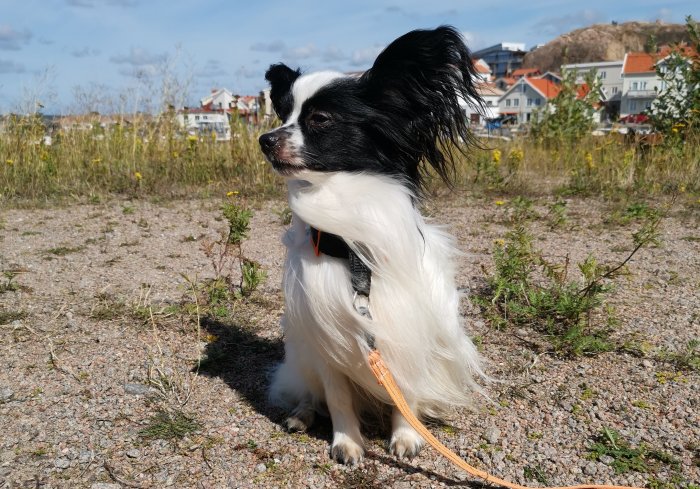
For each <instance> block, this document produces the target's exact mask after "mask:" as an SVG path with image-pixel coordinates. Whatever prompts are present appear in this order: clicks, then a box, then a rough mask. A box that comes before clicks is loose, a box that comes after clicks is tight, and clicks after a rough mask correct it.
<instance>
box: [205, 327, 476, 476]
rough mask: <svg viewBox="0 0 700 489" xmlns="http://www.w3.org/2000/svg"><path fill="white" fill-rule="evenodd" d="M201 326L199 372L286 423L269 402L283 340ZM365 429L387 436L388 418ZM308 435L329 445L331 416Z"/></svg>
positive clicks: (388, 460) (388, 459) (394, 463)
mask: <svg viewBox="0 0 700 489" xmlns="http://www.w3.org/2000/svg"><path fill="white" fill-rule="evenodd" d="M201 326H202V329H203V331H205V332H206V333H207V334H208V335H210V338H212V339H213V341H211V342H209V343H208V344H207V346H206V348H205V351H204V355H203V356H202V361H201V364H200V366H199V373H200V374H201V375H206V376H209V377H219V378H220V379H221V380H223V381H224V382H225V383H226V385H228V386H229V387H230V388H231V389H233V390H234V391H235V392H236V393H238V395H240V396H241V397H242V398H243V399H244V400H245V401H246V402H247V403H248V404H249V405H250V406H251V407H252V408H253V409H254V410H255V411H256V412H257V413H259V414H261V415H263V416H265V417H266V418H268V419H269V420H270V421H271V422H272V423H275V424H277V425H280V426H283V425H284V421H285V419H286V416H287V413H286V412H285V411H283V410H281V409H278V408H276V407H274V406H272V405H270V403H269V402H268V401H267V387H268V385H269V379H270V373H271V371H272V368H273V367H274V366H275V365H277V364H278V363H279V362H280V361H282V359H283V357H284V344H283V342H282V339H281V338H279V337H277V338H274V339H267V338H263V337H261V336H259V335H257V334H256V333H255V331H253V329H252V328H247V327H245V326H244V325H240V324H236V323H233V324H230V323H223V322H220V321H217V320H216V319H214V318H211V317H208V316H205V317H203V318H202V320H201ZM364 431H365V435H366V436H368V437H369V438H375V439H376V438H381V437H385V436H386V435H387V433H388V424H387V420H386V419H384V420H378V421H377V422H376V423H370V424H369V425H365V430H364ZM306 434H307V435H308V436H311V437H314V438H316V439H319V440H323V441H325V442H326V443H328V445H329V446H330V443H331V442H332V437H333V428H332V425H331V421H330V418H327V417H324V416H317V418H316V422H315V423H314V425H313V426H312V427H311V428H310V429H309V431H307V432H306ZM425 449H428V448H427V447H426V448H425ZM367 457H368V458H371V459H375V460H378V461H380V462H381V463H382V464H384V465H387V466H390V467H394V468H397V469H401V470H403V471H404V472H405V473H406V474H407V475H408V474H413V473H416V472H422V473H423V474H425V475H427V476H429V477H432V478H434V479H435V480H437V481H440V482H442V483H443V484H445V485H448V486H458V485H468V486H469V487H482V484H480V483H479V482H476V483H474V482H471V483H467V482H464V481H458V480H454V479H450V478H447V477H444V476H443V475H441V474H438V473H435V472H433V471H431V470H428V469H423V468H420V467H416V466H413V465H410V464H408V463H404V462H402V461H401V460H397V459H395V458H394V457H392V456H390V455H388V454H386V453H383V452H382V451H381V450H376V449H370V450H369V451H368V452H367Z"/></svg>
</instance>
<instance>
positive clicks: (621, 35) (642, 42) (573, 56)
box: [522, 22, 687, 73]
mask: <svg viewBox="0 0 700 489" xmlns="http://www.w3.org/2000/svg"><path fill="white" fill-rule="evenodd" d="M652 36H653V38H655V39H656V44H657V45H658V46H661V45H663V44H669V43H674V42H679V41H683V40H686V41H687V39H686V38H687V34H686V28H685V25H682V24H666V23H662V22H653V23H652V22H624V23H620V24H595V25H592V26H589V27H584V28H582V29H576V30H575V31H571V32H569V33H568V34H562V35H561V36H559V37H557V38H556V39H554V40H552V41H550V42H548V43H547V44H545V45H544V46H541V47H539V48H537V49H535V50H534V51H531V52H529V53H527V54H526V55H525V59H524V60H523V65H522V66H523V68H539V69H540V70H541V71H542V72H543V73H544V72H545V71H557V72H558V71H559V70H560V67H561V65H562V64H566V63H586V62H590V61H616V60H621V59H622V58H623V57H624V55H625V53H626V52H628V51H644V50H645V48H646V49H648V46H649V45H650V39H652Z"/></svg>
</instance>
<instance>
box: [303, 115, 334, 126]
mask: <svg viewBox="0 0 700 489" xmlns="http://www.w3.org/2000/svg"><path fill="white" fill-rule="evenodd" d="M332 120H333V119H332V118H331V115H330V114H329V113H328V112H312V113H311V114H309V117H307V118H306V122H308V123H309V125H311V126H314V127H325V126H328V125H329V124H330V123H331V122H332Z"/></svg>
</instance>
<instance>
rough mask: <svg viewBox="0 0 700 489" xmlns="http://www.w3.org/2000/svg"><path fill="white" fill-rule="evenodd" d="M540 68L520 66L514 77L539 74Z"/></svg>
mask: <svg viewBox="0 0 700 489" xmlns="http://www.w3.org/2000/svg"><path fill="white" fill-rule="evenodd" d="M539 74H540V70H539V69H537V68H518V69H517V70H515V71H514V72H513V78H518V77H522V76H532V75H539Z"/></svg>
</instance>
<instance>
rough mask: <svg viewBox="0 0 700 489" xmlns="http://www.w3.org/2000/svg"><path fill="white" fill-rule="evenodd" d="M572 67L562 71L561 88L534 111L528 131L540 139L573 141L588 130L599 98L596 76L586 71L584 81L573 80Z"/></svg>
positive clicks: (574, 75)
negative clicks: (570, 69)
mask: <svg viewBox="0 0 700 489" xmlns="http://www.w3.org/2000/svg"><path fill="white" fill-rule="evenodd" d="M576 78H577V74H576V72H575V71H564V72H563V73H562V81H561V85H560V88H561V90H560V91H559V93H558V94H557V96H556V97H554V99H552V100H550V101H549V102H548V103H547V104H546V105H545V106H544V107H543V108H542V109H540V110H538V111H537V112H536V113H535V114H534V120H533V122H532V125H531V128H530V134H531V135H532V136H533V137H535V138H536V139H538V140H542V141H562V140H565V141H576V140H578V139H581V137H583V136H584V135H586V134H588V133H590V132H591V130H592V129H593V126H594V122H593V114H594V112H595V110H596V105H597V104H598V103H599V102H600V79H599V78H598V76H597V73H596V72H595V71H590V72H588V73H586V75H585V77H584V84H583V85H578V84H576Z"/></svg>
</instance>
